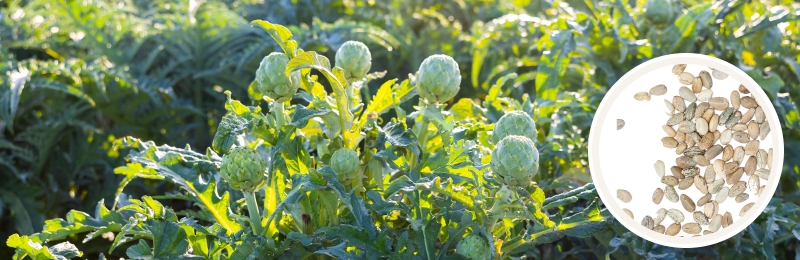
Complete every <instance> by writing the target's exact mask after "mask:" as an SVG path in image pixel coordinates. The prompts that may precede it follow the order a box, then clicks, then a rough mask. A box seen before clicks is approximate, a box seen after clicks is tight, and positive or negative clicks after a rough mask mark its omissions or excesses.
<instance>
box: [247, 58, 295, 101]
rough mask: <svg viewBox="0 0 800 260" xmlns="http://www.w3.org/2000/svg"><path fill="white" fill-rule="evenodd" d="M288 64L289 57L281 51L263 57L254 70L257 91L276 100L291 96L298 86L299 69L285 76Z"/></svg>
mask: <svg viewBox="0 0 800 260" xmlns="http://www.w3.org/2000/svg"><path fill="white" fill-rule="evenodd" d="M288 64H289V57H287V56H286V54H284V53H282V52H273V53H270V54H269V55H267V57H264V59H263V60H261V65H259V67H258V70H256V82H257V83H258V84H257V87H258V91H259V92H261V94H263V95H265V96H268V97H270V98H272V99H275V100H278V101H284V100H286V99H290V98H292V97H293V96H294V94H295V92H297V89H298V88H300V71H299V70H297V71H293V72H292V73H291V77H287V76H286V65H288Z"/></svg>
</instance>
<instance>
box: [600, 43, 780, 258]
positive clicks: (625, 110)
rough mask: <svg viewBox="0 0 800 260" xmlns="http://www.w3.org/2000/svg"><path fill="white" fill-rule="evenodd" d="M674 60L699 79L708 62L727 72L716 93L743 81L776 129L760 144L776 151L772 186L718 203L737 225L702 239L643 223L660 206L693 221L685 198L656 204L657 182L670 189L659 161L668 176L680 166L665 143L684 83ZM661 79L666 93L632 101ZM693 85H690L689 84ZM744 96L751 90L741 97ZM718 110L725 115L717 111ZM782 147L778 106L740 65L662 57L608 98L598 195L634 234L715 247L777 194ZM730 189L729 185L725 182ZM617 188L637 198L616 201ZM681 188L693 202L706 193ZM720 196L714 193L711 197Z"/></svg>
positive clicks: (684, 244)
mask: <svg viewBox="0 0 800 260" xmlns="http://www.w3.org/2000/svg"><path fill="white" fill-rule="evenodd" d="M675 64H687V65H688V66H687V68H686V70H685V71H686V72H690V73H692V74H693V75H695V76H697V75H698V73H699V72H700V71H701V70H706V71H709V72H711V70H710V69H709V67H711V68H715V69H717V70H720V71H722V72H725V73H727V74H728V77H727V78H726V79H724V80H718V79H716V78H715V79H714V85H713V87H712V88H711V90H712V91H713V92H714V97H725V98H726V99H730V94H731V91H733V90H737V89H738V87H739V84H744V86H745V87H747V89H748V90H750V93H751V94H750V95H751V96H753V97H754V98H755V99H756V101H757V102H758V104H759V105H760V106H762V107H763V109H764V112H765V114H766V115H767V122H768V123H769V124H770V129H771V131H770V133H769V135H768V136H767V138H766V139H765V140H763V141H761V140H760V139H759V140H760V142H761V144H760V148H761V149H764V150H767V151H768V150H769V148H773V149H774V150H773V159H772V165H770V166H769V169H770V170H771V173H770V177H769V180H767V181H765V180H763V179H761V180H760V181H761V185H766V188H765V190H764V192H763V193H762V194H761V195H759V196H755V195H754V194H753V193H752V192H751V190H750V187H748V189H747V191H746V193H748V194H749V195H750V198H749V199H748V200H747V201H744V202H742V203H736V201H735V200H734V198H727V199H726V200H725V201H724V202H723V203H722V204H720V209H719V212H720V213H719V214H720V215H722V214H724V213H725V212H730V213H731V215H732V216H733V224H732V225H730V226H728V227H727V228H720V230H718V231H717V232H715V233H713V234H709V235H701V236H698V237H692V235H689V234H686V233H684V232H683V231H681V232H680V233H679V234H678V235H677V236H667V235H663V234H659V233H656V232H653V231H651V230H648V229H647V228H645V227H643V226H642V225H641V220H642V218H644V216H645V215H649V216H651V217H653V218H655V215H656V211H658V209H660V208H666V209H671V208H675V209H679V210H681V211H682V212H683V213H684V216H685V219H686V220H685V221H684V222H683V223H690V222H694V219H693V217H692V215H691V213H688V212H686V211H685V210H684V209H683V207H682V206H681V204H680V202H677V203H673V202H670V201H669V200H667V199H666V198H665V199H663V200H662V201H661V204H659V205H655V204H654V203H653V202H652V195H653V191H654V190H655V189H656V188H658V187H660V188H662V189H664V186H665V185H664V184H662V183H661V178H660V177H658V175H657V174H656V172H655V169H654V167H653V164H654V163H655V162H656V160H662V161H664V164H665V165H666V174H670V170H669V168H670V167H671V166H673V165H675V158H676V157H677V155H676V154H675V149H669V148H665V147H664V146H663V145H662V143H661V138H663V137H665V136H666V134H665V133H664V131H663V130H662V129H661V126H662V125H664V124H665V122H666V121H667V119H669V116H667V115H666V108H665V104H664V101H663V100H665V99H666V100H668V101H670V102H671V101H672V97H673V96H677V95H678V88H680V87H681V86H684V85H683V84H681V83H680V82H678V78H677V76H676V75H675V74H673V73H672V67H673V66H674V65H675ZM658 84H665V85H666V86H667V89H668V91H667V94H665V95H662V96H652V98H651V99H650V101H636V100H635V99H634V98H633V96H634V94H635V93H637V92H642V91H649V90H650V88H651V87H653V86H655V85H658ZM689 88H691V87H690V86H689ZM742 96H746V95H745V94H742ZM698 104H699V102H698ZM739 111H741V112H742V114H744V113H745V112H746V111H747V109H745V108H740V110H739ZM716 113H717V114H719V111H716ZM617 119H623V120H625V127H624V128H622V129H621V130H617V129H616V121H617ZM720 129H722V127H720ZM731 145H733V146H734V148H735V147H736V146H739V145H742V146H743V145H744V144H740V143H738V142H737V141H731ZM783 152H784V151H783V134H782V133H781V127H780V121H778V115H777V113H776V111H775V107H773V105H772V103H771V102H770V100H769V98H768V96H767V94H766V93H764V91H763V90H762V89H761V87H759V86H758V84H756V82H755V81H753V79H751V78H750V77H749V76H748V75H747V74H745V73H744V72H743V71H741V70H740V69H738V68H736V67H735V66H733V65H731V64H729V63H727V62H725V61H723V60H720V59H717V58H713V57H710V56H706V55H700V54H689V53H681V54H671V55H666V56H662V57H658V58H655V59H652V60H649V61H647V62H645V63H643V64H641V65H639V66H636V67H635V68H634V69H633V70H631V71H629V72H628V73H626V74H625V75H624V76H623V77H622V78H621V79H620V80H619V81H617V83H615V84H614V86H613V87H611V89H610V90H609V91H608V93H607V94H606V96H605V97H604V98H603V101H602V102H601V103H600V107H599V108H598V110H597V113H596V114H595V117H594V120H593V122H592V128H591V132H590V134H589V169H590V171H591V175H592V179H593V181H594V183H595V187H596V188H597V191H598V194H599V196H600V199H602V200H603V203H604V204H605V205H606V207H607V208H608V210H609V211H610V212H611V214H612V215H614V217H615V218H617V219H618V220H619V221H620V222H621V223H622V225H623V226H625V227H626V228H627V229H628V230H630V231H631V232H633V233H634V234H636V235H638V236H640V237H642V238H644V239H647V240H649V241H651V242H654V243H658V244H661V245H665V246H671V247H678V248H696V247H703V246H708V245H713V244H716V243H718V242H720V241H723V240H726V239H728V238H730V237H732V236H734V235H736V234H737V233H739V232H741V231H742V230H744V229H745V228H746V227H747V226H748V225H750V223H752V222H753V221H754V220H755V219H756V218H757V217H758V215H759V214H760V213H761V212H762V211H764V208H766V206H767V203H769V200H770V198H772V195H773V194H775V189H776V188H777V186H778V180H779V179H780V174H781V167H782V166H783V164H782V162H783V155H784V154H783ZM720 156H721V155H720ZM712 161H713V160H712ZM709 167H710V166H709ZM704 170H705V167H700V172H701V173H703V172H705V171H704ZM723 177H724V174H723ZM746 177H747V175H744V178H743V179H742V180H744V181H745V182H746V181H747V180H746ZM719 178H720V176H719V175H717V179H719ZM726 186H728V187H729V186H730V185H728V184H727V183H726ZM617 189H625V190H628V191H630V192H631V194H632V197H633V200H631V202H630V203H623V202H622V201H620V200H619V199H617V198H616V191H617ZM676 191H677V192H678V194H686V195H688V196H689V197H691V198H693V199H694V200H695V201H697V199H699V198H700V197H702V194H701V193H700V192H699V191H698V190H697V189H696V188H694V186H692V187H690V188H689V189H686V190H680V189H677V187H676ZM714 197H715V196H712V199H714ZM750 202H755V205H754V206H753V207H752V208H751V209H750V210H749V211H748V212H747V213H746V214H745V215H744V216H743V217H739V210H740V209H741V208H742V206H744V205H745V204H747V203H750ZM623 208H627V209H629V210H631V211H632V212H633V214H634V218H635V219H631V218H630V217H628V215H627V214H625V212H624V211H622V209H623ZM698 209H699V210H700V211H702V209H703V207H698ZM671 222H672V220H670V219H669V217H667V218H666V219H664V221H663V222H662V223H661V225H664V226H665V227H667V226H668V225H669V224H670V223H671ZM701 227H703V229H704V230H705V229H707V228H708V226H701ZM701 234H702V233H701ZM681 236H684V237H681Z"/></svg>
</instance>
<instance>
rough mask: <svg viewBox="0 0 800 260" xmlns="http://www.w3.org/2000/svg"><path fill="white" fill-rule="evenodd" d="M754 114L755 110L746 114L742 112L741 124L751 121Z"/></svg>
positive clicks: (749, 110) (752, 109)
mask: <svg viewBox="0 0 800 260" xmlns="http://www.w3.org/2000/svg"><path fill="white" fill-rule="evenodd" d="M755 114H756V109H755V108H751V109H748V110H747V112H744V114H743V115H742V122H748V121H750V120H751V119H753V116H754V115H755Z"/></svg>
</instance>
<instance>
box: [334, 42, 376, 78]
mask: <svg viewBox="0 0 800 260" xmlns="http://www.w3.org/2000/svg"><path fill="white" fill-rule="evenodd" d="M335 59H336V66H339V67H341V68H342V69H344V76H345V78H346V79H347V80H348V81H351V80H359V79H363V78H364V77H366V76H367V72H369V69H370V68H371V67H372V54H371V53H370V52H369V48H367V46H366V45H364V43H361V42H359V41H347V42H345V43H344V44H342V47H339V50H338V51H336V57H335Z"/></svg>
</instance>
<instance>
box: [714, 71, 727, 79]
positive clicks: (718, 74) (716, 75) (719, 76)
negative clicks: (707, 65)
mask: <svg viewBox="0 0 800 260" xmlns="http://www.w3.org/2000/svg"><path fill="white" fill-rule="evenodd" d="M711 76H713V77H714V78H715V79H718V80H723V79H726V78H728V74H726V73H725V72H722V71H719V70H717V69H711Z"/></svg>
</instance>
